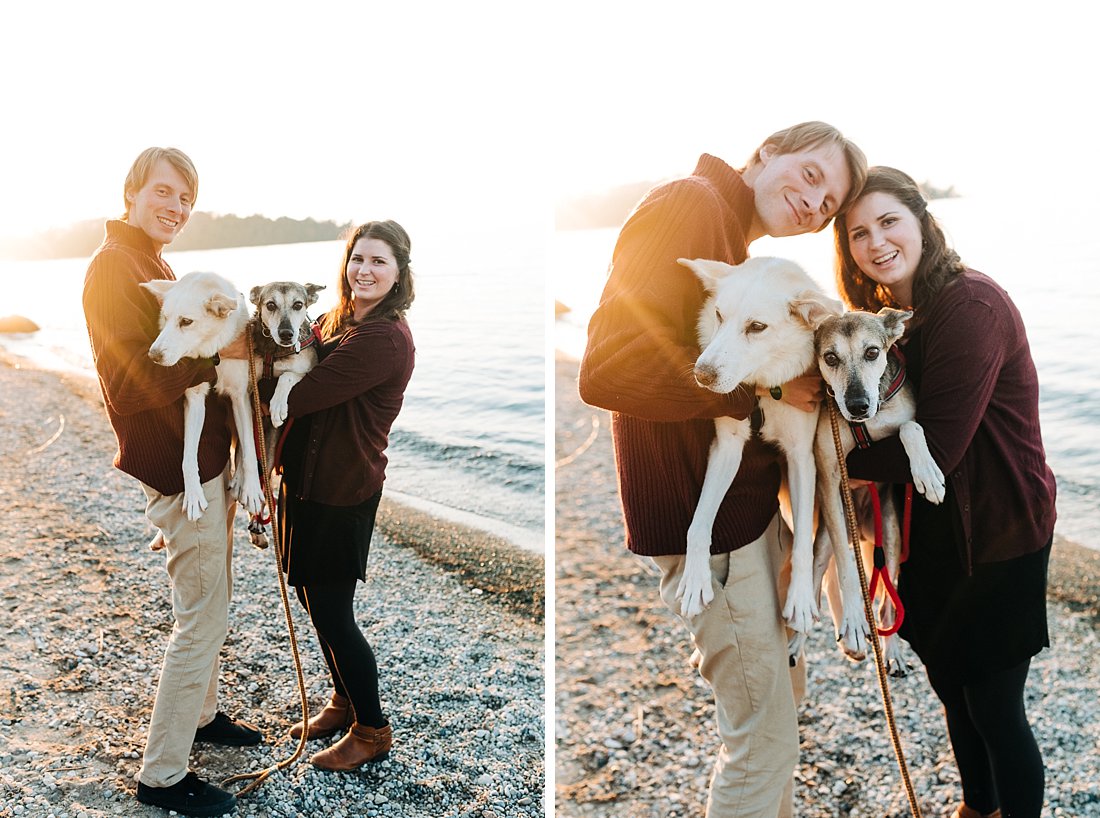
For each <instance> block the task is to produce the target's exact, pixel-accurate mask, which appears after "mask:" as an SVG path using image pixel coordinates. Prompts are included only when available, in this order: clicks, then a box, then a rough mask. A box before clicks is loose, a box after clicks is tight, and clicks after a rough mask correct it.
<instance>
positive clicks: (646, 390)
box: [579, 154, 779, 556]
mask: <svg viewBox="0 0 1100 818" xmlns="http://www.w3.org/2000/svg"><path fill="white" fill-rule="evenodd" d="M754 213H755V208H754V201H753V193H752V190H751V188H749V187H748V186H747V185H745V183H744V181H743V180H742V179H741V174H740V173H738V172H737V171H736V170H734V169H733V168H731V167H730V166H729V165H727V164H726V163H725V162H723V161H722V160H720V159H717V158H715V157H713V156H708V155H705V154H704V155H703V156H702V157H701V158H700V160H699V164H698V166H697V167H696V169H695V173H694V175H692V176H690V177H687V178H685V179H679V180H676V181H674V182H670V183H668V184H665V185H662V186H660V187H657V188H655V189H654V190H652V191H651V192H650V193H649V194H648V195H647V196H646V197H645V199H644V200H643V201H642V202H641V203H640V204H639V205H638V206H637V207H636V208H635V209H634V211H633V213H631V215H630V217H629V218H628V219H627V222H626V224H625V225H624V226H623V228H622V231H621V232H620V234H619V239H618V242H617V243H616V245H615V250H614V254H613V256H612V260H611V268H610V273H609V277H608V281H607V284H606V286H605V287H604V291H603V295H602V297H601V299H600V305H599V307H598V308H597V309H596V311H595V313H594V314H593V316H592V319H591V321H590V322H589V325H588V346H587V348H586V350H585V354H584V357H583V359H582V361H581V367H580V378H579V387H580V395H581V398H582V399H583V400H584V401H585V403H588V404H591V405H593V406H599V407H602V408H604V409H609V410H611V412H612V415H611V422H612V434H613V437H614V442H615V460H616V465H617V468H618V473H619V494H620V497H621V499H622V504H623V518H624V522H625V524H626V542H627V547H628V548H630V550H631V551H633V552H635V553H637V554H643V555H646V556H658V555H664V554H683V553H684V552H685V551H686V548H687V541H686V537H687V529H688V526H689V525H690V523H691V518H692V515H693V514H694V512H695V506H696V503H697V501H698V499H699V493H700V491H701V489H702V485H703V476H704V474H705V472H706V464H707V455H708V452H709V449H710V443H711V441H712V440H713V439H714V421H713V419H714V418H716V417H721V416H731V417H736V418H745V417H747V416H748V415H749V413H750V412H751V411H752V407H753V402H754V396H753V395H752V393H751V391H748V390H738V391H736V392H733V393H731V394H729V395H718V394H715V393H713V392H710V391H709V390H706V389H703V388H702V387H700V386H698V385H697V384H696V383H695V380H694V378H693V377H692V367H693V365H694V363H695V359H696V358H697V357H698V356H699V344H698V342H697V341H696V331H695V325H696V319H697V317H698V314H699V309H700V307H701V306H702V304H703V301H704V290H703V286H702V284H700V283H699V280H698V279H697V278H696V276H695V274H694V273H692V271H691V270H689V269H688V268H686V267H683V266H681V265H680V264H678V263H677V261H676V259H678V258H689V259H695V258H707V259H717V260H719V261H725V262H727V263H730V264H739V263H741V262H742V261H744V260H745V258H746V257H747V255H748V242H747V240H746V234H747V232H748V229H749V226H750V225H751V223H752V218H753V215H754ZM778 489H779V466H778V463H777V458H776V452H775V450H774V449H772V448H770V447H768V446H766V445H764V444H762V443H760V442H759V441H758V440H753V441H751V442H750V443H749V444H748V446H747V447H746V449H745V454H744V459H743V460H742V462H741V468H740V470H739V471H738V473H737V478H736V479H735V480H734V483H733V485H732V486H731V487H730V490H729V492H728V493H727V495H726V498H725V500H724V501H723V503H722V506H721V508H720V509H719V511H718V516H717V519H716V520H715V523H714V528H713V535H712V541H711V552H712V553H724V552H728V551H732V550H734V549H737V548H740V547H741V546H743V545H746V544H748V543H750V542H752V541H753V540H755V539H756V538H757V537H759V536H760V535H761V534H762V533H763V532H764V530H765V528H766V527H767V525H768V523H769V522H770V521H771V520H772V518H773V517H774V516H775V513H776V511H777V510H778V507H779V506H778V500H777V495H778Z"/></svg>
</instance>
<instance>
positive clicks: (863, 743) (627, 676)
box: [554, 355, 1100, 818]
mask: <svg viewBox="0 0 1100 818" xmlns="http://www.w3.org/2000/svg"><path fill="white" fill-rule="evenodd" d="M555 367H556V372H555V401H556V403H555V427H556V428H555V431H556V434H555V438H556V452H555V458H556V460H557V467H556V486H557V493H556V498H555V508H556V512H555V516H556V544H555V550H556V562H555V605H556V607H555V619H556V646H557V655H556V660H555V662H556V664H555V691H554V713H555V726H554V736H555V747H556V750H555V778H554V784H555V805H556V812H555V814H556V815H557V816H558V818H597V817H598V818H701V816H703V814H704V806H705V801H706V791H707V784H708V780H709V776H710V773H711V768H712V763H713V756H714V753H715V752H716V750H717V746H718V738H717V733H716V730H715V727H714V702H713V698H712V697H711V695H710V691H709V688H708V686H707V685H706V683H705V682H704V681H703V680H702V679H701V678H700V677H699V676H698V674H697V673H696V672H695V670H694V668H693V667H692V666H691V664H690V656H691V645H690V643H689V640H688V638H687V631H686V629H685V628H684V626H683V625H682V623H681V622H680V621H679V620H678V619H677V618H676V617H675V616H673V614H672V613H671V612H669V611H668V610H667V609H666V608H665V607H664V605H663V604H662V603H661V601H660V598H659V596H658V593H657V585H658V574H657V572H656V570H655V569H654V568H653V567H652V566H651V564H650V562H649V561H648V560H643V559H640V558H637V557H634V556H633V555H631V554H630V553H629V552H628V551H627V550H626V548H625V546H624V544H623V531H622V520H621V513H620V506H619V500H618V494H617V488H616V479H615V468H614V460H613V454H612V444H611V434H610V424H609V421H610V418H609V415H608V413H606V412H604V411H603V410H599V409H594V408H592V407H589V406H586V405H584V404H583V403H582V402H581V401H580V399H579V397H578V396H577V388H576V377H577V364H576V362H575V361H574V360H572V359H570V358H568V357H566V356H563V355H559V357H558V359H557V361H556V364H555ZM1050 572H1051V573H1050V585H1049V596H1048V617H1049V622H1050V632H1051V647H1050V648H1049V649H1046V650H1044V651H1043V652H1042V653H1040V654H1039V656H1037V657H1036V658H1035V660H1034V661H1033V662H1032V667H1031V674H1030V676H1029V680H1028V690H1027V701H1026V706H1027V710H1028V715H1029V717H1030V721H1031V724H1032V726H1033V728H1034V730H1035V733H1036V738H1037V740H1038V743H1039V746H1040V749H1041V751H1042V753H1043V757H1044V761H1045V764H1046V794H1047V797H1046V807H1045V811H1044V813H1043V815H1044V816H1058V818H1090V817H1093V816H1100V651H1098V648H1100V639H1098V636H1100V633H1098V627H1100V551H1097V550H1094V549H1092V548H1088V547H1084V546H1082V545H1080V544H1077V543H1073V542H1069V541H1067V540H1065V539H1064V538H1056V541H1055V545H1054V549H1053V552H1052V558H1051V566H1050ZM907 655H908V658H909V662H910V664H911V665H913V666H914V668H915V669H914V670H913V671H912V672H910V673H909V675H908V676H906V677H904V678H901V679H891V680H890V695H891V698H892V701H893V707H894V713H895V718H896V721H897V726H898V730H899V733H900V736H901V743H902V748H903V751H904V756H905V760H906V763H907V766H908V769H909V773H910V778H911V780H912V782H913V787H914V791H915V793H916V799H917V803H918V806H919V808H920V811H921V813H922V815H923V816H925V818H940V816H949V815H950V814H951V811H952V810H953V809H954V807H955V805H956V804H957V803H958V802H959V800H960V789H959V783H958V774H957V772H956V770H955V766H954V761H953V758H952V756H951V751H950V747H949V744H948V740H947V736H946V730H945V727H944V723H943V717H942V712H941V710H940V707H939V703H938V700H937V699H936V698H935V695H934V694H933V693H932V690H931V688H930V687H929V685H928V681H927V678H926V677H925V676H924V674H923V671H922V669H921V668H920V666H919V661H918V660H917V659H916V656H915V655H914V654H913V653H912V651H908V654H907ZM807 657H808V685H807V693H806V697H805V699H804V700H803V702H802V704H801V706H800V709H799V731H800V738H801V758H800V763H799V765H798V767H797V769H796V772H795V790H794V792H795V811H794V812H795V815H796V816H798V817H799V818H840V817H842V816H843V817H844V818H857V816H858V817H859V818H871V817H872V816H874V818H903V816H909V815H911V811H910V807H909V801H908V798H907V796H906V793H905V790H904V788H903V785H902V780H901V775H900V773H899V768H898V763H897V761H896V759H895V755H894V750H893V746H892V744H891V742H890V738H889V735H888V732H887V729H886V722H885V717H884V715H883V709H882V699H881V694H880V692H879V687H878V681H877V678H876V674H875V670H874V665H873V660H871V659H869V660H866V661H864V662H862V663H859V664H853V663H851V662H849V661H847V660H846V659H844V658H843V657H842V655H841V654H840V652H839V651H838V650H837V648H836V647H835V645H834V644H833V634H832V627H831V624H830V623H829V622H828V621H827V619H826V621H823V622H822V623H819V624H818V626H817V627H816V628H815V629H814V631H813V632H812V634H811V639H810V643H809V645H808V647H807Z"/></svg>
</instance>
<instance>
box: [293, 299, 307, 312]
mask: <svg viewBox="0 0 1100 818" xmlns="http://www.w3.org/2000/svg"><path fill="white" fill-rule="evenodd" d="M304 306H305V304H303V303H302V302H301V301H295V302H294V309H296V310H300V309H301V308H302V307H304Z"/></svg>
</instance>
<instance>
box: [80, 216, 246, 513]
mask: <svg viewBox="0 0 1100 818" xmlns="http://www.w3.org/2000/svg"><path fill="white" fill-rule="evenodd" d="M155 279H170V280H171V279H175V275H173V274H172V269H171V268H170V267H169V266H168V264H167V263H166V262H165V261H164V260H163V259H162V258H161V257H160V256H159V255H158V254H157V253H156V251H155V250H154V248H153V244H152V242H151V241H150V240H149V237H148V236H147V235H146V234H145V232H144V231H142V230H141V229H139V228H137V227H133V226H132V225H129V224H127V223H126V222H123V221H114V220H112V221H109V222H107V227H106V237H105V238H104V239H103V243H102V244H101V245H100V246H99V249H98V250H96V252H95V255H93V256H92V260H91V262H89V264H88V272H87V275H86V276H85V279H84V317H85V319H86V321H87V324H88V340H89V341H90V342H91V346H92V358H93V360H94V361H95V367H96V372H97V373H98V375H99V385H100V387H101V388H102V390H103V402H104V404H105V405H106V407H107V417H108V419H109V420H110V421H111V427H112V428H113V429H114V431H115V437H116V438H117V439H118V453H117V454H116V455H115V461H114V462H115V466H116V467H118V468H119V469H121V470H122V471H124V472H126V473H127V474H129V475H132V476H133V477H136V478H137V479H138V480H140V481H141V482H142V483H145V484H146V485H149V486H151V487H152V488H154V489H156V490H157V491H159V492H160V493H161V494H168V495H172V494H179V493H180V492H182V491H183V393H184V391H185V390H186V389H187V388H188V387H189V386H192V385H194V384H197V383H201V382H202V381H204V380H206V381H213V380H214V377H215V374H214V367H213V365H212V364H211V363H210V361H209V359H203V360H196V359H185V360H183V361H180V363H178V364H176V365H175V366H170V367H164V366H159V365H158V364H155V363H153V362H152V361H151V360H150V359H149V345H150V344H152V343H153V341H154V340H155V339H156V337H157V335H158V334H159V332H160V329H159V315H160V303H159V302H158V301H157V299H156V296H154V295H153V294H152V293H150V292H148V291H147V290H145V289H143V288H142V287H139V286H138V285H139V284H140V283H141V282H143V281H152V280H155ZM226 417H227V411H226V406H225V402H224V401H222V400H221V399H219V398H217V397H215V396H213V395H211V396H210V397H208V398H207V402H206V422H205V425H204V426H203V430H202V436H201V438H200V439H199V458H198V459H199V478H200V479H201V480H202V481H203V482H206V481H207V480H211V479H213V478H215V477H217V476H218V475H219V474H221V473H222V471H223V470H224V469H225V465H226V463H227V462H228V460H229V437H230V432H229V426H228V425H227V421H226Z"/></svg>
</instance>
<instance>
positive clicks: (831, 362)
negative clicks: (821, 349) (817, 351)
mask: <svg viewBox="0 0 1100 818" xmlns="http://www.w3.org/2000/svg"><path fill="white" fill-rule="evenodd" d="M821 360H823V361H824V362H825V365H826V366H836V365H837V364H839V363H840V358H838V357H837V354H836V353H835V352H826V353H825V354H824V355H822V356H821Z"/></svg>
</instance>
